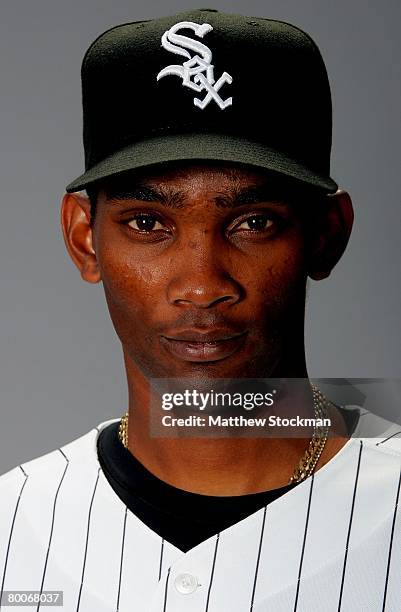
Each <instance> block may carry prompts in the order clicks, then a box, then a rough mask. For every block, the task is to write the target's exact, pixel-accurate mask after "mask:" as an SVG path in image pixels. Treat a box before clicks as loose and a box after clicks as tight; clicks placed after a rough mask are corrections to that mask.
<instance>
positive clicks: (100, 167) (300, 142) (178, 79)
mask: <svg viewBox="0 0 401 612" xmlns="http://www.w3.org/2000/svg"><path fill="white" fill-rule="evenodd" d="M81 77H82V97H83V140H84V150H85V172H84V174H82V175H81V176H79V177H78V178H77V179H75V180H74V181H72V182H71V183H70V184H69V185H68V186H67V191H68V192H74V191H79V190H82V189H85V188H86V187H88V186H90V185H93V184H95V183H97V182H98V181H101V180H104V179H107V178H109V177H114V176H115V175H118V174H120V173H123V172H127V171H129V170H134V169H138V168H143V167H145V166H149V165H153V164H160V163H163V162H172V161H182V160H215V161H223V162H235V163H241V164H247V165H252V166H257V167H259V168H263V169H266V170H270V171H272V172H273V173H278V174H279V175H281V176H285V177H289V178H290V179H296V180H297V181H301V182H302V183H304V184H305V185H309V186H311V187H314V188H318V189H320V190H324V191H325V192H326V193H333V192H335V191H336V190H337V184H336V182H335V181H334V180H333V179H332V178H330V150H331V128H332V107H331V95H330V87H329V82H328V78H327V72H326V69H325V65H324V62H323V59H322V57H321V54H320V52H319V49H318V47H317V46H316V44H315V43H314V42H313V40H312V39H311V38H310V36H309V35H308V34H306V33H305V32H303V31H302V30H300V29H299V28H297V27H295V26H293V25H290V24H288V23H284V22H281V21H276V20H271V19H264V18H260V17H246V16H243V15H233V14H227V13H222V12H219V11H216V10H214V9H197V10H191V11H186V12H183V13H179V14H177V15H174V16H172V17H164V18H161V19H152V20H149V21H138V22H133V23H127V24H123V25H119V26H116V27H114V28H112V29H110V30H107V31H106V32H104V33H103V34H101V35H100V36H99V37H98V38H97V39H96V40H95V41H94V42H93V43H92V44H91V46H90V47H89V49H88V50H87V52H86V54H85V56H84V59H83V62H82V70H81Z"/></svg>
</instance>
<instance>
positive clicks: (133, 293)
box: [0, 9, 401, 612]
mask: <svg viewBox="0 0 401 612" xmlns="http://www.w3.org/2000/svg"><path fill="white" fill-rule="evenodd" d="M177 56H178V57H177ZM82 86H83V107H84V147H85V162H86V171H85V173H84V174H83V175H82V176H81V177H79V178H78V179H76V180H75V181H74V182H73V183H71V184H70V185H69V186H68V187H67V194H66V195H65V196H64V198H63V203H62V211H61V221H62V229H63V235H64V239H65V243H66V246H67V249H68V251H69V253H70V255H71V258H72V260H73V262H74V263H75V264H76V266H77V268H78V269H79V271H80V273H81V276H82V278H83V279H84V280H85V281H87V282H90V283H97V282H100V281H101V282H102V283H103V287H104V291H105V296H106V300H107V304H108V307H109V311H110V316H111V318H112V321H113V324H114V327H115V329H116V332H117V334H118V336H119V338H120V340H121V344H122V349H123V355H124V362H125V368H126V374H127V382H128V396H129V402H128V411H127V414H126V415H124V416H123V417H122V418H121V419H120V418H118V419H113V420H111V421H108V422H106V423H101V424H100V425H99V426H98V427H96V428H95V429H93V430H92V431H91V432H89V433H88V434H86V435H84V436H82V437H81V438H79V439H78V440H76V441H74V442H72V443H70V444H67V445H66V446H64V447H63V448H61V449H59V450H57V451H54V452H53V453H50V454H49V455H46V456H44V457H41V458H39V459H37V460H34V461H31V462H29V463H26V464H23V465H22V466H19V467H18V468H15V469H14V470H12V471H11V472H9V473H8V474H6V475H4V476H3V477H2V479H1V480H0V493H1V500H2V501H1V510H0V577H1V579H2V582H1V590H2V593H3V606H5V605H6V603H5V601H4V599H5V596H6V595H7V597H9V592H10V591H25V592H28V591H34V592H36V594H37V596H38V597H37V598H36V599H34V600H31V601H34V604H35V605H36V607H37V609H39V608H40V607H41V606H43V605H45V603H46V600H45V599H44V596H45V595H46V596H48V597H52V596H53V595H52V592H54V591H63V604H64V607H65V609H67V610H69V611H70V610H71V611H73V610H81V611H96V612H102V611H111V610H120V611H128V610H140V611H145V610H147V611H152V612H156V611H157V612H162V611H166V612H167V611H168V612H181V611H182V612H183V611H185V612H198V611H208V612H217V611H218V612H225V611H229V612H244V611H248V610H254V611H259V612H262V611H265V610H274V611H277V612H284V611H285V612H287V611H288V610H298V611H301V610H303V611H308V612H311V611H314V610H316V611H317V610H318V611H319V612H321V611H322V610H323V611H325V612H326V611H330V610H344V611H347V612H354V611H359V610H361V611H362V610H363V611H364V612H366V611H369V612H373V611H374V612H376V611H379V610H386V611H396V610H397V611H398V610H399V609H400V606H401V583H400V581H399V569H400V561H401V558H400V553H399V551H400V547H399V544H401V524H400V518H399V517H398V515H397V504H398V499H399V488H400V441H399V439H398V438H397V437H396V435H395V432H393V430H391V427H390V429H389V430H388V431H387V432H385V431H384V430H385V428H386V426H387V425H386V424H381V427H382V430H383V435H382V437H381V439H380V441H379V442H377V441H376V440H375V439H373V438H364V437H362V433H361V432H362V429H361V422H363V419H362V417H361V411H360V410H358V409H357V408H355V407H354V408H352V407H348V408H347V407H345V408H344V407H342V408H341V407H338V406H336V405H334V404H333V403H331V402H330V401H329V400H328V399H327V398H325V397H324V396H323V395H322V393H321V392H320V391H319V389H318V388H317V387H315V386H311V384H310V382H309V379H308V372H307V367H306V360H305V350H304V329H303V327H304V310H305V294H306V284H307V279H308V277H310V278H312V279H315V280H320V279H323V278H327V277H328V276H329V274H330V272H331V270H332V269H333V267H334V266H335V265H336V263H337V262H338V260H339V259H340V257H341V256H342V254H343V252H344V250H345V248H346V245H347V242H348V238H349V235H350V232H351V227H352V221H353V212H352V204H351V200H350V197H349V195H348V194H347V193H346V192H345V191H343V190H339V189H338V188H337V184H336V183H335V181H334V180H333V179H332V178H331V177H330V175H329V159H330V148H331V101H330V91H329V86H328V81H327V75H326V71H325V68H324V64H323V61H322V59H321V56H320V53H319V51H318V49H317V47H316V45H315V44H314V43H313V42H312V41H311V39H310V38H309V36H308V35H306V34H305V33H303V32H302V31H300V30H299V29H298V28H295V27H294V26H291V25H288V24H284V23H281V22H277V21H271V20H266V19H260V18H249V17H243V16H238V15H225V14H223V13H218V12H217V11H214V10H211V9H199V10H196V11H191V12H187V13H182V14H179V15H176V16H173V17H168V18H164V19H158V20H152V21H148V22H138V23H132V24H125V25H122V26H117V27H116V28H113V29H111V30H109V31H107V32H106V33H104V34H102V35H101V36H100V37H99V38H98V39H97V40H96V41H95V42H94V43H93V44H92V45H91V47H90V48H89V49H88V51H87V53H86V55H85V58H84V61H83V65H82ZM84 189H85V190H86V193H85V192H83V191H82V190H84ZM328 350H329V347H328ZM227 379H229V380H231V381H243V380H257V381H265V382H264V383H263V384H265V383H266V384H267V385H268V388H269V389H272V388H273V387H274V385H273V386H272V381H274V383H275V382H277V381H279V382H278V398H277V400H275V410H276V411H277V413H278V414H281V415H290V416H291V418H292V416H293V415H294V414H295V413H297V411H298V410H302V411H303V413H304V414H306V415H307V416H309V417H315V420H314V422H315V425H314V426H312V427H306V429H302V428H301V429H300V432H298V434H297V432H291V435H289V434H288V435H283V433H282V432H281V433H279V430H278V429H277V430H276V429H275V430H274V431H275V432H276V434H277V435H273V436H267V435H265V432H263V433H261V432H260V431H255V429H254V430H253V431H252V433H251V435H248V434H247V433H246V431H245V429H246V426H245V425H242V421H240V422H241V426H240V429H239V433H238V431H236V433H234V432H233V431H232V430H233V429H234V428H232V429H230V426H229V425H225V426H223V432H221V431H220V433H219V435H213V434H215V433H216V431H215V430H213V429H212V430H211V433H210V435H204V432H201V431H200V430H201V426H199V428H198V430H197V429H196V426H195V427H191V426H189V427H188V431H187V432H185V431H183V430H182V429H180V427H181V425H180V420H179V418H177V419H176V420H175V421H163V422H166V423H167V422H173V423H175V424H174V425H173V432H172V435H171V432H170V433H167V431H165V432H163V429H162V428H161V427H160V428H159V429H158V430H157V431H155V430H153V429H152V427H151V423H152V419H153V420H154V419H156V421H157V419H158V416H159V414H160V410H158V409H160V405H159V404H160V399H161V393H160V386H159V385H162V386H163V384H165V383H166V381H167V383H168V381H175V382H176V383H177V384H178V386H179V388H181V386H182V381H184V386H185V384H186V383H185V381H196V384H198V385H199V389H204V388H209V389H210V384H213V385H214V383H216V385H217V388H218V387H219V385H220V384H221V381H226V380H227ZM160 381H162V382H160ZM269 381H270V383H269ZM168 384H170V383H168ZM269 384H270V386H269ZM229 390H232V386H230V385H229ZM275 391H277V389H273V391H272V393H271V395H270V397H273V394H274V392H275ZM199 394H200V392H198V396H199ZM178 395H179V394H178ZM198 396H197V397H198ZM185 397H186V398H188V397H194V396H193V395H192V396H191V395H188V396H185ZM208 397H209V400H208V402H207V408H210V404H211V402H210V396H208ZM255 397H256V396H255ZM158 402H159V404H158ZM270 408H271V406H270ZM270 408H269V409H270ZM122 412H123V411H122ZM198 412H199V411H198ZM237 412H238V411H237ZM239 412H241V410H239ZM242 412H243V411H242ZM259 412H260V411H258V410H256V413H258V414H259ZM172 413H173V414H174V415H175V414H176V415H178V416H179V415H182V414H183V411H182V409H180V405H178V407H177V410H173V411H172ZM184 413H185V410H184ZM212 413H215V411H212ZM364 417H365V422H366V421H370V422H372V421H373V422H374V420H375V419H374V417H373V416H372V415H369V414H368V415H366V413H365V414H364ZM202 418H203V417H202ZM311 420H312V418H311ZM197 423H201V421H197ZM202 423H203V421H202ZM230 423H231V421H230ZM166 429H167V428H166ZM163 434H164V435H163ZM221 434H222V435H221ZM20 595H21V594H20ZM7 601H9V600H7ZM15 602H16V603H17V604H18V602H20V603H21V602H23V600H22V599H21V598H20V599H19V600H18V599H15V600H14V603H15ZM53 603H54V601H53ZM56 603H57V602H56ZM21 608H22V606H21ZM17 609H18V606H17Z"/></svg>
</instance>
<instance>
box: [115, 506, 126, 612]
mask: <svg viewBox="0 0 401 612" xmlns="http://www.w3.org/2000/svg"><path fill="white" fill-rule="evenodd" d="M127 513H128V508H127V507H125V514H124V526H123V538H122V543H121V558H120V575H119V577H118V593H117V610H116V612H119V609H120V594H121V578H122V573H123V562H124V546H125V530H126V527H127Z"/></svg>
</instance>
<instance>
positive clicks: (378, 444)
mask: <svg viewBox="0 0 401 612" xmlns="http://www.w3.org/2000/svg"><path fill="white" fill-rule="evenodd" d="M398 434H401V431H396V432H395V433H393V434H392V435H391V436H389V437H388V438H386V439H385V440H381V441H380V442H376V446H380V444H385V443H386V442H388V440H391V438H394V437H395V436H398Z"/></svg>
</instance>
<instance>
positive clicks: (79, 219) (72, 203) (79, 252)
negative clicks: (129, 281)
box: [61, 193, 101, 283]
mask: <svg viewBox="0 0 401 612" xmlns="http://www.w3.org/2000/svg"><path fill="white" fill-rule="evenodd" d="M61 228H62V231H63V236H64V242H65V245H66V247H67V250H68V252H69V254H70V257H71V259H72V261H73V262H74V263H75V265H76V266H77V268H78V270H79V271H80V272H81V277H82V278H83V279H84V280H85V281H87V282H88V283H98V282H99V281H100V280H101V275H100V271H99V266H98V262H97V259H96V253H95V251H94V248H93V233H92V228H91V226H90V201H89V199H88V198H87V197H85V196H83V195H79V194H77V193H66V194H65V196H64V197H63V200H62V203H61Z"/></svg>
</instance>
